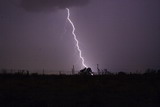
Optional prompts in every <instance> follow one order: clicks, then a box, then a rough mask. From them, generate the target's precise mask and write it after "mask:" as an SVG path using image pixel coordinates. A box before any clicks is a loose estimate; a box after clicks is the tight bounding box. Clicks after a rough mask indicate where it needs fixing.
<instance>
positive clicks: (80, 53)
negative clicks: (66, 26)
mask: <svg viewBox="0 0 160 107" xmlns="http://www.w3.org/2000/svg"><path fill="white" fill-rule="evenodd" d="M66 10H67V12H68V16H67V20H68V21H69V23H70V24H71V25H72V28H73V30H72V35H73V36H74V40H75V41H76V47H77V50H78V52H79V57H80V58H81V60H82V65H83V66H84V67H85V68H88V67H87V65H86V64H85V63H84V58H83V56H82V51H81V49H80V48H79V41H78V39H77V36H76V34H75V30H76V29H75V26H74V24H73V22H72V21H71V19H70V10H69V9H68V8H66Z"/></svg>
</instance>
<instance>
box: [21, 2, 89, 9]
mask: <svg viewBox="0 0 160 107" xmlns="http://www.w3.org/2000/svg"><path fill="white" fill-rule="evenodd" d="M88 3H89V0H21V2H20V6H21V7H22V8H24V9H25V10H26V11H50V10H52V11H53V10H56V9H64V8H69V7H73V6H83V5H86V4H88Z"/></svg>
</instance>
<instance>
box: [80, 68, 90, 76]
mask: <svg viewBox="0 0 160 107" xmlns="http://www.w3.org/2000/svg"><path fill="white" fill-rule="evenodd" d="M79 74H80V75H93V72H92V69H91V68H84V69H82V70H80V72H79Z"/></svg>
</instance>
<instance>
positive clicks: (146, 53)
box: [0, 0, 160, 73]
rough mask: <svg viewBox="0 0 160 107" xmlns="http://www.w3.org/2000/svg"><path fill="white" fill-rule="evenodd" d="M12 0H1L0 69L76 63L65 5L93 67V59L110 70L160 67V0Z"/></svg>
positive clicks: (66, 66)
mask: <svg viewBox="0 0 160 107" xmlns="http://www.w3.org/2000/svg"><path fill="white" fill-rule="evenodd" d="M13 1H15V0H0V69H1V68H9V69H11V68H12V69H29V70H42V69H47V70H52V71H53V73H54V72H56V71H59V70H61V71H70V70H71V68H72V65H73V64H74V65H75V69H76V70H79V69H81V66H82V65H81V60H80V58H79V56H78V51H77V50H76V48H75V41H74V39H73V35H72V34H71V31H72V27H71V25H70V24H69V23H68V22H67V23H66V18H67V11H66V10H65V9H64V8H65V7H66V6H68V7H69V8H70V11H71V19H72V21H73V23H74V24H75V27H76V34H77V38H78V40H79V42H80V48H81V50H82V55H83V57H84V58H85V63H86V64H87V65H88V66H89V67H91V68H92V69H93V70H94V71H96V64H99V65H100V68H101V69H105V68H107V69H108V70H110V71H112V72H117V71H127V72H130V71H136V70H144V69H147V68H154V69H159V68H160V1H159V0H90V1H89V2H87V3H85V2H84V3H83V2H78V1H80V0H77V2H74V3H70V2H68V4H67V3H65V2H64V3H63V5H61V3H59V4H58V3H57V2H56V3H57V5H58V6H59V7H58V8H61V9H57V7H56V8H54V6H53V5H48V4H47V3H46V4H45V3H43V4H45V6H43V5H42V4H36V2H34V3H33V4H34V5H31V4H29V3H28V4H25V2H24V4H23V3H20V2H19V1H21V0H16V2H13ZM22 1H26V0H22ZM29 1H31V0H29ZM35 1H37V0H35ZM41 1H44V0H41ZM46 1H48V2H50V1H51V0H46ZM53 1H57V0H53ZM62 1H63V0H62ZM65 1H67V0H65ZM73 1H74V0H73ZM75 1H76V0H75ZM82 1H84V0H82ZM20 4H21V6H20ZM22 4H23V5H22ZM49 4H51V3H49ZM64 4H67V5H64ZM17 5H18V6H17ZM83 5H84V6H83ZM23 6H24V7H23ZM31 6H32V7H31ZM36 6H37V7H36ZM41 7H42V8H41ZM65 23H66V27H65ZM65 29H66V30H65ZM65 31H66V32H65Z"/></svg>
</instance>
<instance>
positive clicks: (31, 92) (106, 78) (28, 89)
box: [0, 74, 160, 107]
mask: <svg viewBox="0 0 160 107" xmlns="http://www.w3.org/2000/svg"><path fill="white" fill-rule="evenodd" d="M66 106H67V107H160V75H159V74H146V75H144V74H143V75H142V74H132V75H126V74H125V75H124V74H123V75H99V76H98V75H97V76H80V75H73V76H72V75H71V76H66V75H59V76H56V75H14V74H1V75H0V107H66Z"/></svg>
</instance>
